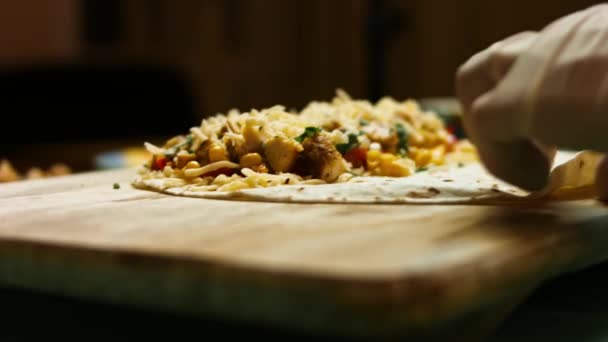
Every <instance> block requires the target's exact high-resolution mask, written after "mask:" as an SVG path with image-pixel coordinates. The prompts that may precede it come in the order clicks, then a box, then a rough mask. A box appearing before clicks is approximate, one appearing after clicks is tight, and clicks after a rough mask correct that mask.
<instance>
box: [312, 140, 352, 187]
mask: <svg viewBox="0 0 608 342" xmlns="http://www.w3.org/2000/svg"><path fill="white" fill-rule="evenodd" d="M302 147H303V148H304V151H303V152H302V155H303V157H304V163H305V165H306V169H307V170H308V171H309V172H310V173H311V174H312V176H313V177H316V178H320V179H323V180H324V181H326V182H333V181H335V180H336V179H337V178H338V177H339V176H340V175H341V174H343V173H344V172H345V171H346V162H345V161H344V159H343V158H342V155H341V154H340V152H338V150H336V148H335V146H334V145H333V144H332V142H331V139H329V138H328V137H326V136H324V135H321V134H317V135H315V136H314V137H311V138H307V139H306V140H304V141H303V142H302Z"/></svg>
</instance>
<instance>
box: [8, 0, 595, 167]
mask: <svg viewBox="0 0 608 342" xmlns="http://www.w3.org/2000/svg"><path fill="white" fill-rule="evenodd" d="M594 3H598V1H588V0H550V1H529V0H528V1H524V0H493V1H487V0H462V1H451V0H402V1H399V0H386V1H380V0H331V1H327V0H289V1H285V0H204V1H199V0H181V1H172V0H148V1H145V0H56V1H52V2H44V1H42V2H41V1H36V0H25V1H10V2H9V1H4V2H2V3H1V4H0V113H1V115H2V118H3V120H2V128H3V130H2V134H0V146H1V147H0V158H8V159H9V160H11V161H12V162H13V163H14V164H15V165H16V166H17V167H18V168H21V169H23V168H29V167H32V166H41V167H45V166H46V165H48V164H50V163H53V162H58V161H60V162H64V163H66V164H68V165H69V166H71V167H73V168H74V169H75V170H76V171H79V170H87V169H89V168H92V158H93V157H94V156H95V155H97V154H98V153H101V152H105V151H107V150H110V149H114V148H123V147H128V146H141V144H142V142H143V141H144V140H151V141H153V142H161V141H162V140H163V139H164V138H166V137H168V136H171V135H174V134H178V133H183V132H186V131H187V130H188V128H189V127H190V126H192V125H198V124H199V123H200V120H201V119H202V118H203V117H205V116H208V115H212V114H215V113H218V112H225V111H227V110H228V109H230V108H238V109H241V110H244V111H246V110H249V109H251V108H257V107H265V106H271V105H275V104H283V105H285V106H287V107H288V108H294V107H295V108H301V107H302V106H304V105H305V104H306V103H307V102H309V101H311V100H330V99H331V98H332V96H333V95H334V93H335V89H336V88H338V87H340V88H343V89H345V90H346V91H347V92H349V93H350V94H351V95H352V96H354V97H358V98H368V99H371V100H376V99H378V98H379V97H381V96H384V95H390V96H393V97H395V98H397V99H405V98H408V97H414V98H427V97H449V96H453V77H454V73H455V70H456V69H457V67H458V66H459V65H460V64H461V63H463V62H464V61H465V60H466V59H467V58H468V57H470V56H471V55H472V54H474V53H476V52H477V51H479V50H481V49H483V48H486V47H487V46H489V45H490V44H491V43H492V42H494V41H496V40H499V39H502V38H505V37H506V36H509V35H511V34H514V33H517V32H519V31H523V30H538V29H540V28H542V27H543V26H545V25H546V24H548V23H549V22H551V21H553V20H555V19H556V18H558V17H560V16H563V15H566V14H568V13H571V12H573V11H575V10H580V9H583V8H585V7H587V6H589V5H592V4H594Z"/></svg>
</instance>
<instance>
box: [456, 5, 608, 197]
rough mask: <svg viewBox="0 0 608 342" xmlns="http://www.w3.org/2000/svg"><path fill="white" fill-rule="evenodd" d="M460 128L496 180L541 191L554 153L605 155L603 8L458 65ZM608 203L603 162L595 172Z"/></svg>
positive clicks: (607, 71) (607, 80) (606, 26)
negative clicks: (562, 150) (586, 152)
mask: <svg viewBox="0 0 608 342" xmlns="http://www.w3.org/2000/svg"><path fill="white" fill-rule="evenodd" d="M456 91H457V96H458V97H459V99H460V101H461V103H462V105H463V109H464V112H465V115H464V126H465V129H466V131H467V134H468V136H469V138H470V139H471V141H472V142H473V143H474V144H475V145H476V146H477V148H478V150H479V153H480V157H481V159H482V162H483V163H484V164H485V165H486V167H487V168H488V170H489V171H490V172H492V173H493V174H495V175H496V176H497V177H500V178H502V179H504V180H505V181H507V182H510V183H512V184H514V185H518V186H520V187H522V188H525V189H528V190H536V189H539V188H541V187H543V186H544V185H545V184H546V182H547V179H548V174H549V171H550V169H551V164H552V160H553V156H554V154H555V148H556V147H559V148H563V149H575V150H580V149H588V150H595V151H602V152H606V151H608V5H597V6H594V7H591V8H588V9H585V10H583V11H579V12H576V13H573V14H571V15H568V16H566V17H564V18H561V19H559V20H557V21H555V22H553V23H551V24H550V25H548V26H547V27H546V28H544V29H543V30H542V31H540V32H524V33H521V34H517V35H515V36H512V37H509V38H507V39H505V40H504V41H501V42H498V43H496V44H494V45H492V46H491V47H489V48H488V49H487V50H485V51H482V52H480V53H478V54H477V55H475V56H473V57H472V58H471V59H470V60H469V61H467V62H466V63H465V64H464V65H462V66H461V67H460V69H459V70H458V73H457V78H456ZM597 176H598V185H599V186H600V187H601V189H600V194H601V196H602V197H604V198H608V161H606V159H605V160H604V162H603V163H602V165H601V166H600V168H599V169H598V175H597Z"/></svg>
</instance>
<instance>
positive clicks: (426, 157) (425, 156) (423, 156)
mask: <svg viewBox="0 0 608 342" xmlns="http://www.w3.org/2000/svg"><path fill="white" fill-rule="evenodd" d="M412 157H413V158H412V159H414V161H415V162H416V166H418V167H422V166H425V165H427V164H428V163H430V162H431V160H432V153H431V151H430V150H428V149H425V148H421V149H419V150H418V151H417V153H416V154H415V155H413V156H412Z"/></svg>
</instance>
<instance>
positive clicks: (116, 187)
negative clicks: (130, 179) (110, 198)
mask: <svg viewBox="0 0 608 342" xmlns="http://www.w3.org/2000/svg"><path fill="white" fill-rule="evenodd" d="M112 187H113V188H114V189H120V184H118V183H114V185H113V186H112Z"/></svg>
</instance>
